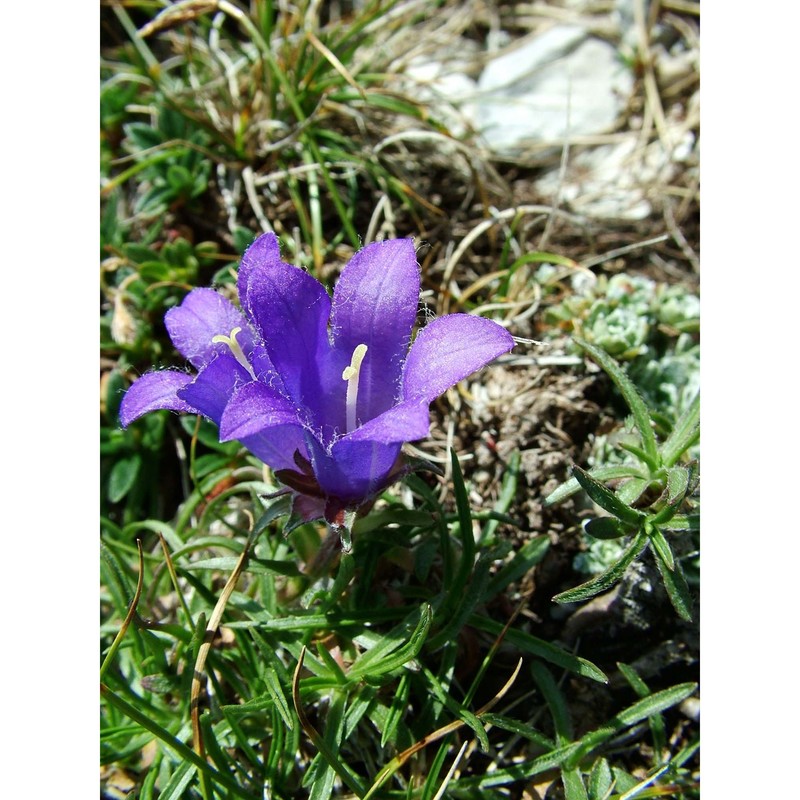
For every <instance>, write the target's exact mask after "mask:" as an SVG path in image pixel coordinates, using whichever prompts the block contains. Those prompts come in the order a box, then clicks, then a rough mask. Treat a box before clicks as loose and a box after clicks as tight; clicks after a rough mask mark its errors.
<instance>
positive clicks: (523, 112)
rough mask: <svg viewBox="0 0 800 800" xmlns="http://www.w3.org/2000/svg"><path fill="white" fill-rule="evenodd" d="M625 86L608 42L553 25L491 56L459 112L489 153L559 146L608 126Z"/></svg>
mask: <svg viewBox="0 0 800 800" xmlns="http://www.w3.org/2000/svg"><path fill="white" fill-rule="evenodd" d="M632 89H633V76H632V75H631V73H630V72H629V70H628V69H627V68H625V66H624V65H623V64H622V63H621V62H620V61H619V60H618V58H617V52H616V50H615V49H614V47H612V46H611V45H610V44H608V43H607V42H605V41H602V40H600V39H596V38H593V37H591V36H589V34H588V32H587V31H586V30H585V29H583V28H580V27H577V26H574V25H556V26H554V27H552V28H550V29H549V30H547V31H545V32H544V33H541V34H537V35H536V36H534V37H533V38H528V39H527V40H523V43H522V44H521V45H517V46H515V47H514V48H513V49H511V50H509V51H508V52H507V53H503V54H502V55H500V56H497V57H496V58H494V59H492V60H491V61H490V62H489V63H488V64H487V65H486V68H485V69H484V71H483V73H482V74H481V76H480V79H479V81H478V90H479V96H478V98H477V100H476V102H475V103H474V105H470V106H469V107H465V108H464V111H465V113H466V114H467V115H468V116H471V117H472V119H473V124H474V126H475V127H476V129H477V130H479V131H480V132H481V133H482V135H483V137H484V139H485V140H486V143H487V144H488V146H489V147H490V148H491V149H492V150H495V151H496V152H500V153H515V152H516V153H518V152H519V151H521V150H524V147H525V145H526V144H553V145H555V146H558V145H560V144H561V143H562V142H563V140H564V139H565V138H566V137H567V136H570V137H575V136H586V135H592V134H598V133H604V132H606V131H608V130H609V129H611V128H613V126H614V124H615V122H616V120H617V118H618V116H619V114H620V112H621V111H622V110H623V109H624V107H625V105H626V103H627V100H628V97H629V95H630V93H631V91H632Z"/></svg>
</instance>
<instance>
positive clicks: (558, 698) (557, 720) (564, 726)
mask: <svg viewBox="0 0 800 800" xmlns="http://www.w3.org/2000/svg"><path fill="white" fill-rule="evenodd" d="M531 674H532V675H533V679H534V680H535V681H536V685H537V686H538V687H539V690H540V691H541V693H542V695H543V697H544V699H545V702H546V703H547V707H548V709H549V710H550V715H551V716H552V718H553V727H554V728H555V731H556V745H558V746H559V747H560V746H562V745H565V744H567V743H568V742H569V741H571V739H572V720H571V719H570V714H569V708H567V702H566V700H565V699H564V696H563V695H562V694H561V690H560V689H559V688H558V686H557V684H556V682H555V680H553V675H552V673H551V672H550V670H549V669H547V667H545V666H544V665H543V664H538V663H536V662H535V661H534V662H533V663H532V664H531Z"/></svg>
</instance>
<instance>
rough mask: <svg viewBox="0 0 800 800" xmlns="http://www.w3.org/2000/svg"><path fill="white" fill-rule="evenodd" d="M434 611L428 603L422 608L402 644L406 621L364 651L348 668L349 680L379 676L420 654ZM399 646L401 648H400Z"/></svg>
mask: <svg viewBox="0 0 800 800" xmlns="http://www.w3.org/2000/svg"><path fill="white" fill-rule="evenodd" d="M432 619H433V612H432V610H431V607H430V605H428V604H427V603H426V604H425V605H424V606H422V609H421V610H420V619H419V622H418V623H417V626H416V628H415V629H414V632H413V633H412V634H411V638H410V639H409V640H408V642H406V644H404V645H402V647H401V644H402V642H403V640H404V638H405V636H404V635H405V631H406V629H407V626H406V624H405V623H404V624H403V625H401V626H398V627H397V628H394V629H393V630H392V631H390V632H389V633H388V634H387V635H386V636H384V637H382V639H381V641H380V643H379V644H377V645H376V646H375V647H373V648H371V649H370V650H368V651H367V652H366V653H364V655H363V656H361V658H359V659H358V661H356V662H355V663H354V664H353V665H352V666H351V667H350V669H349V670H348V672H347V677H348V679H349V680H356V681H358V680H360V679H361V678H362V677H364V676H365V675H369V676H370V677H377V676H378V675H384V674H386V673H387V672H391V671H392V670H395V669H398V668H399V667H402V666H403V664H407V663H408V662H409V661H411V660H412V659H413V658H416V656H417V655H418V654H419V652H420V650H422V645H423V644H425V638H426V637H427V635H428V631H429V630H430V627H431V621H432ZM398 648H399V649H398Z"/></svg>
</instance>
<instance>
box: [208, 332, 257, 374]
mask: <svg viewBox="0 0 800 800" xmlns="http://www.w3.org/2000/svg"><path fill="white" fill-rule="evenodd" d="M241 330H242V329H241V328H240V327H238V326H237V327H236V328H234V329H233V330H232V331H231V334H230V336H223V335H222V334H221V333H218V334H217V335H216V336H214V337H213V338H212V339H211V343H212V344H220V343H221V344H226V345H228V348H229V349H230V351H231V355H233V357H234V358H235V359H236V360H237V361H238V362H239V363H240V364H241V365H242V366H243V367H244V368H245V369H246V370H247V371H248V372H249V373H250V377H251V378H252V379H253V380H256V374H255V372H253V368H252V367H251V366H250V362H249V361H248V360H247V356H246V355H245V354H244V350H242V346H241V345H240V344H239V342H237V341H236V334H237V333H240V332H241Z"/></svg>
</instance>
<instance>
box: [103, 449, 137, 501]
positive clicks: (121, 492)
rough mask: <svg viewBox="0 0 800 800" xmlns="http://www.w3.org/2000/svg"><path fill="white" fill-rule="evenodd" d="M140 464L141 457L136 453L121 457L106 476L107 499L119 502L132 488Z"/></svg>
mask: <svg viewBox="0 0 800 800" xmlns="http://www.w3.org/2000/svg"><path fill="white" fill-rule="evenodd" d="M141 466H142V457H141V456H140V455H139V454H138V453H134V455H132V456H130V457H129V458H121V459H120V460H119V461H117V462H116V464H114V466H113V467H112V468H111V474H110V475H109V476H108V492H107V493H108V499H109V500H110V501H111V502H112V503H119V501H120V500H122V499H123V498H124V497H125V495H126V494H128V492H129V491H130V490H131V489H132V488H133V485H134V484H135V483H136V478H137V477H138V476H139V470H140V468H141Z"/></svg>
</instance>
